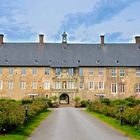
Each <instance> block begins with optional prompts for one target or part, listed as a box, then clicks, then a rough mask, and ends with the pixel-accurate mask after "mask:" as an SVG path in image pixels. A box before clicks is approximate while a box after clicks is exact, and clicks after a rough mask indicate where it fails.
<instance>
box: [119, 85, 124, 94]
mask: <svg viewBox="0 0 140 140" xmlns="http://www.w3.org/2000/svg"><path fill="white" fill-rule="evenodd" d="M120 92H121V93H124V92H125V84H120Z"/></svg>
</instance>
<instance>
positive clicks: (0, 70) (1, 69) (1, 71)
mask: <svg viewBox="0 0 140 140" xmlns="http://www.w3.org/2000/svg"><path fill="white" fill-rule="evenodd" d="M2 73H3V68H2V67H0V76H1V75H2Z"/></svg>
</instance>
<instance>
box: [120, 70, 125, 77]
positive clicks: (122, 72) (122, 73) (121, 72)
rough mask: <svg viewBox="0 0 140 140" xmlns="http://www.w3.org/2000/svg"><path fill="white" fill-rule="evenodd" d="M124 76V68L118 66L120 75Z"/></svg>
mask: <svg viewBox="0 0 140 140" xmlns="http://www.w3.org/2000/svg"><path fill="white" fill-rule="evenodd" d="M124 76H125V69H124V68H120V77H124Z"/></svg>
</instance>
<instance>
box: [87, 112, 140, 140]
mask: <svg viewBox="0 0 140 140" xmlns="http://www.w3.org/2000/svg"><path fill="white" fill-rule="evenodd" d="M85 112H87V113H88V114H90V115H91V116H94V117H96V118H98V119H100V120H101V121H103V122H105V123H106V124H108V125H110V126H111V127H113V128H115V129H117V130H119V131H120V132H121V133H123V134H124V135H127V136H129V137H131V138H132V139H133V140H140V130H136V129H135V128H134V127H133V126H130V125H123V126H120V121H119V120H116V119H114V118H111V117H108V116H105V115H103V114H99V113H95V112H89V111H87V110H86V111H85Z"/></svg>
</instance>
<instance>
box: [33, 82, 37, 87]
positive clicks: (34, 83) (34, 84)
mask: <svg viewBox="0 0 140 140" xmlns="http://www.w3.org/2000/svg"><path fill="white" fill-rule="evenodd" d="M32 89H37V81H32Z"/></svg>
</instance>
